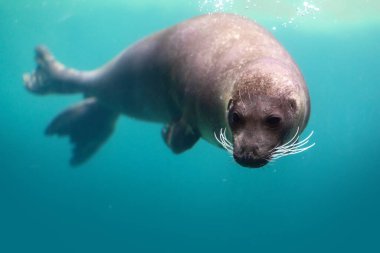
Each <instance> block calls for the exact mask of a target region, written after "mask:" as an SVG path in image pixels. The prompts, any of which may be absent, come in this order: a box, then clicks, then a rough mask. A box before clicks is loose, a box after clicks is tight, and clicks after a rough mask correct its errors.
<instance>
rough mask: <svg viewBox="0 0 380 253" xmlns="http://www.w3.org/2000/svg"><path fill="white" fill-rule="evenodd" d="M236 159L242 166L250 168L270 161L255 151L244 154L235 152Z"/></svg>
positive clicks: (258, 166)
mask: <svg viewBox="0 0 380 253" xmlns="http://www.w3.org/2000/svg"><path fill="white" fill-rule="evenodd" d="M234 159H235V161H236V162H237V163H238V164H240V165H241V166H244V167H249V168H260V167H262V166H264V165H266V164H267V163H268V162H269V159H266V158H263V157H259V156H257V155H255V154H254V153H253V152H247V153H243V154H236V153H234Z"/></svg>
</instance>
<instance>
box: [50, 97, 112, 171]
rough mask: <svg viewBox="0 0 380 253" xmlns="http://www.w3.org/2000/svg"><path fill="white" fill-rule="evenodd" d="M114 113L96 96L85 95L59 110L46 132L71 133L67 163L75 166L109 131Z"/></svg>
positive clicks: (96, 148) (83, 159) (101, 142)
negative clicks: (86, 97)
mask: <svg viewBox="0 0 380 253" xmlns="http://www.w3.org/2000/svg"><path fill="white" fill-rule="evenodd" d="M117 116H118V114H117V113H115V112H114V111H112V110H111V109H109V108H107V107H105V106H103V105H102V104H100V103H99V102H98V101H97V100H96V99H95V98H88V99H86V100H84V101H83V102H81V103H79V104H77V105H74V106H73V107H70V108H68V109H67V110H65V111H64V112H62V113H61V114H59V115H58V116H57V117H56V118H55V119H54V120H53V121H52V122H51V123H50V125H49V126H48V127H47V129H46V132H45V133H46V134H47V135H54V134H56V135H58V136H65V135H68V136H69V137H70V140H71V142H72V143H73V145H74V148H73V154H72V158H71V160H70V164H71V165H72V166H76V165H80V164H81V163H83V162H85V161H86V160H87V159H88V158H90V157H91V155H93V154H94V153H95V152H96V151H97V150H98V148H99V147H100V146H101V145H102V144H103V143H104V142H105V141H106V140H107V138H108V137H109V136H110V135H111V134H112V132H113V129H114V125H115V122H116V119H117Z"/></svg>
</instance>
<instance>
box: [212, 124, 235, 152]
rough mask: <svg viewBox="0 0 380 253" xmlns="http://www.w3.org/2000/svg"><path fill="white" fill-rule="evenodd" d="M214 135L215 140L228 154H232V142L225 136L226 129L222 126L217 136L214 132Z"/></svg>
mask: <svg viewBox="0 0 380 253" xmlns="http://www.w3.org/2000/svg"><path fill="white" fill-rule="evenodd" d="M214 137H215V139H216V140H217V142H219V143H220V145H222V147H223V148H224V149H225V150H226V151H227V152H228V153H230V154H233V146H232V143H231V142H230V141H229V140H228V139H227V137H226V129H224V130H223V128H221V129H220V132H219V137H218V135H217V134H216V133H215V132H214Z"/></svg>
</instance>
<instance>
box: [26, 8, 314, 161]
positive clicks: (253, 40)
mask: <svg viewBox="0 0 380 253" xmlns="http://www.w3.org/2000/svg"><path fill="white" fill-rule="evenodd" d="M36 58H37V64H38V67H37V69H36V71H35V72H34V73H32V74H30V75H25V76H24V80H25V85H26V87H27V88H28V90H30V91H31V92H34V93H37V94H49V93H76V92H81V93H84V94H85V95H86V97H88V99H91V98H93V99H95V101H96V105H97V106H98V107H99V108H105V109H104V110H105V111H110V112H112V115H114V116H113V117H108V118H107V117H104V120H108V121H110V122H114V121H115V120H116V118H117V115H119V114H125V115H128V116H130V117H134V118H137V119H141V120H146V121H153V122H160V123H164V124H166V126H165V127H164V129H163V133H162V134H163V137H164V140H165V142H166V143H167V144H168V146H169V147H170V148H171V149H172V150H173V151H174V152H175V153H181V152H183V151H185V150H186V149H189V148H191V147H192V145H194V144H195V142H196V141H197V140H198V139H199V138H200V137H201V138H204V139H205V140H207V141H209V142H210V143H212V144H215V145H219V143H218V142H217V141H216V140H215V138H214V132H217V131H219V129H221V128H227V129H228V136H229V138H230V139H232V140H235V139H236V138H235V136H234V132H233V131H232V130H231V128H230V126H229V122H228V113H229V111H228V110H227V105H228V102H229V101H230V100H231V99H232V100H233V105H234V107H236V106H238V105H239V104H242V105H243V104H245V106H247V105H246V104H247V103H248V104H252V103H251V102H247V101H249V100H247V101H245V102H244V103H240V102H241V101H242V96H244V97H249V98H250V99H252V98H255V97H256V98H257V97H258V96H260V99H261V98H263V101H264V100H265V101H273V98H274V99H277V100H276V101H280V100H281V101H282V102H283V103H286V104H287V105H289V104H293V107H292V108H293V109H294V110H293V111H292V117H291V118H289V119H288V120H290V121H292V122H291V123H292V124H289V125H291V127H290V128H289V129H288V130H286V131H285V130H284V131H285V132H284V133H282V134H281V135H279V137H278V138H277V139H276V142H279V143H281V142H283V141H284V140H285V139H286V138H287V136H289V135H290V133H291V132H294V128H295V127H297V126H299V127H300V128H301V129H303V128H304V127H305V126H306V123H307V119H308V117H309V111H310V101H309V95H308V91H307V88H306V85H305V83H304V80H303V77H302V75H301V73H300V71H299V69H298V67H297V65H296V64H295V63H294V61H293V59H292V58H291V56H290V55H289V54H288V53H287V51H286V50H285V49H284V48H283V47H282V46H281V45H280V44H279V42H278V41H277V40H276V39H275V38H274V37H273V36H272V35H271V34H270V33H269V32H267V31H266V30H265V29H263V28H262V27H260V26H259V25H257V24H256V23H255V22H253V21H251V20H249V19H246V18H244V17H240V16H237V15H231V14H212V15H204V16H200V17H196V18H193V19H190V20H187V21H185V22H183V23H180V24H178V25H176V26H173V27H171V28H168V29H166V30H163V31H161V32H158V33H156V34H153V35H152V36H149V37H146V38H144V39H142V40H141V41H139V42H137V43H136V44H134V45H132V46H131V47H129V48H127V49H126V50H124V51H123V52H122V53H121V54H120V55H119V56H117V57H116V58H115V59H113V60H112V61H110V62H109V63H108V64H106V65H105V66H103V67H101V68H99V69H97V70H94V71H89V72H81V71H77V70H73V69H67V68H65V67H64V66H63V65H62V64H60V63H58V62H57V61H56V60H54V58H53V57H52V56H51V55H50V54H49V52H48V51H47V50H46V49H45V48H41V47H40V48H38V49H37V55H36ZM266 98H269V99H266ZM239 99H240V102H239ZM271 99H272V100H271ZM268 103H269V102H268ZM276 103H277V102H276ZM248 107H249V105H248ZM269 107H270V106H269ZM79 109H80V107H78V110H79ZM94 115H95V114H94ZM67 117H70V116H67ZM94 117H95V116H94ZM104 125H112V124H104ZM83 127H90V126H88V125H86V123H83ZM50 129H51V131H50V133H52V134H59V129H55V128H54V127H51V128H50ZM110 129H111V128H110ZM66 135H68V136H70V137H71V138H72V133H70V132H66ZM104 136H106V137H104ZM108 136H109V135H108V134H107V135H104V134H103V135H102V138H100V137H96V135H95V136H94V139H97V138H99V140H93V141H95V143H102V142H103V141H104V140H105V138H107V137H108ZM77 139H78V141H75V140H74V145H76V146H75V147H76V150H78V143H79V144H80V143H81V142H80V138H79V137H78V138H77ZM273 141H274V140H272V142H273ZM272 144H273V143H272ZM275 144H278V143H275ZM234 145H236V143H235V144H234ZM255 145H257V144H255ZM95 146H96V147H98V146H100V145H95ZM236 146H238V145H236ZM270 146H272V145H270ZM96 149H97V148H96ZM96 149H95V150H91V152H89V153H88V154H87V155H86V156H85V157H84V158H83V159H81V161H80V162H83V161H85V160H86V159H87V158H88V157H90V156H91V155H92V154H93V153H94V152H95V151H96ZM74 155H75V150H74ZM243 165H244V164H243ZM248 166H250V165H249V164H248ZM253 167H254V166H253Z"/></svg>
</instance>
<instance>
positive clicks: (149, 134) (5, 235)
mask: <svg viewBox="0 0 380 253" xmlns="http://www.w3.org/2000/svg"><path fill="white" fill-rule="evenodd" d="M219 11H225V12H233V13H237V14H241V15H246V16H248V17H250V18H252V19H256V20H257V21H258V22H259V23H261V24H262V25H263V26H265V27H266V28H267V29H268V30H271V31H272V32H273V33H274V35H275V36H276V37H277V38H278V40H279V41H280V42H281V43H282V44H283V45H284V46H285V47H286V48H287V49H288V51H289V52H290V53H291V54H292V56H293V57H294V58H295V60H296V62H297V63H298V65H299V66H300V68H301V70H302V72H303V74H304V76H305V79H306V81H307V84H308V87H309V90H310V95H311V99H312V114H311V118H310V121H309V125H308V128H307V129H306V130H305V132H304V135H303V136H306V135H307V134H308V133H309V132H310V131H311V130H314V132H315V133H314V136H313V137H312V139H313V141H314V142H316V146H315V147H313V148H312V149H311V150H308V151H307V152H304V153H302V154H299V155H295V156H290V157H286V158H283V159H280V160H277V161H276V162H275V163H271V164H269V165H267V166H266V167H264V168H261V169H255V170H250V169H246V168H243V167H239V166H238V165H237V164H236V163H234V161H233V159H232V158H231V157H229V156H228V155H227V154H226V152H223V150H221V149H217V148H215V147H214V146H211V145H209V144H208V143H206V142H205V141H200V142H199V143H197V145H196V146H195V147H194V148H193V149H191V150H189V151H188V152H186V153H184V154H182V155H173V154H172V153H171V151H170V150H169V149H168V148H167V147H166V146H165V144H164V142H163V141H162V140H161V135H160V131H161V127H162V126H161V125H157V124H149V123H145V122H140V121H135V120H132V119H129V118H126V117H123V118H120V120H119V122H118V124H117V128H116V131H115V133H114V134H113V136H112V138H110V139H109V141H108V142H107V143H106V144H105V145H104V146H103V147H102V149H101V150H100V151H99V152H98V153H97V154H96V155H95V156H94V157H93V158H92V159H91V160H90V161H89V162H88V163H86V164H85V165H83V166H81V167H79V168H75V169H73V168H71V167H70V166H69V165H68V159H69V156H70V145H69V141H68V139H58V138H45V137H44V135H43V131H44V129H45V127H46V126H47V124H48V123H49V122H50V120H51V119H52V118H53V117H54V116H55V115H56V114H57V113H59V112H61V111H62V110H63V109H65V108H66V107H67V106H69V105H71V104H73V103H75V102H77V101H79V100H80V99H81V96H79V95H77V96H46V97H39V96H34V95H31V94H30V93H28V92H27V91H26V90H25V88H24V87H23V84H22V74H23V73H24V72H29V71H31V70H33V69H34V67H35V63H34V61H33V57H34V52H33V50H34V47H35V46H36V45H39V44H44V45H47V46H48V47H49V48H50V50H51V51H52V52H53V53H54V54H55V56H56V57H57V59H59V60H60V61H62V62H63V63H65V64H66V65H67V66H71V67H75V68H79V69H93V68H97V67H99V66H101V65H103V64H104V63H105V62H107V61H108V60H110V59H111V58H112V57H114V56H115V55H116V54H117V53H119V52H120V51H121V50H123V49H124V48H125V47H127V46H128V45H131V44H132V43H133V42H135V41H136V40H138V39H141V38H142V37H144V36H146V35H149V34H150V33H152V32H155V31H158V30H160V29H164V28H166V27H168V26H171V25H173V24H176V23H178V22H180V21H183V20H185V19H187V18H190V17H193V16H196V15H200V14H202V13H209V12H219ZM379 13H380V2H379V1H378V0H377V1H359V0H357V1H343V0H338V1H332V0H330V1H328V0H325V1H323V0H321V1H308V2H305V1H253V0H252V1H249V0H241V1H238V0H235V1H233V0H226V1H222V0H219V1H215V0H208V1H207V0H204V1H198V0H194V1H191V0H184V1H175V0H171V1H169V0H166V1H160V0H156V1H153V0H133V1H132V0H124V1H122V0H108V1H98V0H93V1H90V0H88V1H85V0H68V1H58V0H57V1H54V0H51V1H48V0H46V1H41V0H35V1H33V0H17V1H16V0H15V1H10V0H0V71H1V72H0V108H1V113H0V252H4V253H8V252H40V253H44V252H165V253H190V252H202V253H203V252H239V253H240V252H380V155H379V148H377V147H376V146H377V145H378V144H377V142H378V141H380V138H379V137H380V133H379V129H380V119H379V117H380V112H379V108H380V87H379V86H380V74H379V71H380V62H379V59H380V15H379Z"/></svg>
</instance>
